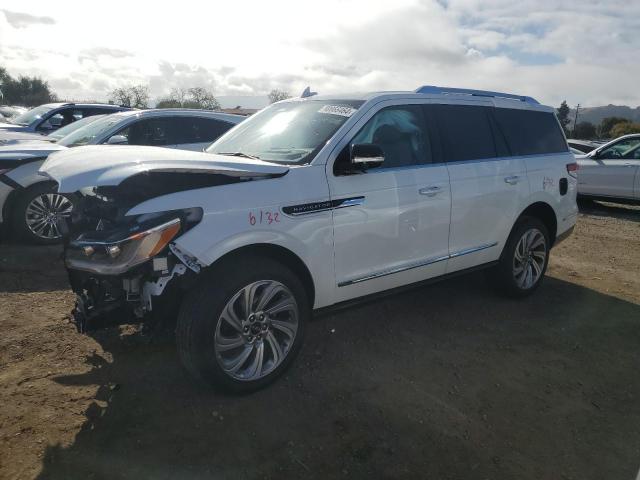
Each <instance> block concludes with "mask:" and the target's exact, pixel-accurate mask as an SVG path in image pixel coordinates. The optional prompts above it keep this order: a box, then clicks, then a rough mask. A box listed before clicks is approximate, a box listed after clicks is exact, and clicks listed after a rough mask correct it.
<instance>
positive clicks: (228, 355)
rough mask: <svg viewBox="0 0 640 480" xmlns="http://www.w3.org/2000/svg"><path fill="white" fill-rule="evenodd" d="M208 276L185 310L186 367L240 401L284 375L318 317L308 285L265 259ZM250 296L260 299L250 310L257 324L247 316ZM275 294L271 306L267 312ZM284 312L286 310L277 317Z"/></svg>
mask: <svg viewBox="0 0 640 480" xmlns="http://www.w3.org/2000/svg"><path fill="white" fill-rule="evenodd" d="M207 273H208V274H205V275H206V276H204V277H203V278H202V280H201V282H200V283H199V284H198V285H197V286H196V288H195V289H194V290H192V291H191V292H189V293H188V294H187V295H186V296H185V298H184V299H183V302H182V307H181V309H180V313H179V315H178V322H177V328H176V344H177V348H178V355H179V357H180V360H181V362H182V364H183V365H184V367H185V368H186V369H187V370H188V371H189V372H190V373H191V374H192V375H193V376H194V377H195V378H196V379H198V380H200V381H203V382H204V383H207V384H210V385H212V386H213V387H215V388H219V389H222V390H225V391H230V392H235V393H248V392H252V391H255V390H258V389H260V388H263V387H265V386H266V385H268V384H269V383H271V382H273V381H274V380H275V379H277V378H278V377H279V376H280V375H282V373H283V372H284V371H285V370H286V369H287V367H288V366H289V365H290V364H291V362H292V361H293V360H294V358H295V357H296V356H297V354H298V352H299V351H300V347H301V346H302V343H303V338H304V330H305V325H306V322H307V321H308V319H309V318H310V315H311V307H310V305H309V301H308V298H307V294H306V292H305V290H304V288H303V287H302V283H301V281H300V279H299V278H298V277H297V276H296V275H295V274H294V273H293V272H292V271H291V270H289V269H288V268H287V267H286V266H284V265H282V264H281V263H279V262H276V261H274V260H271V259H269V258H265V257H258V256H251V257H245V258H242V259H239V260H238V259H235V260H234V261H233V262H229V261H228V262H225V263H224V264H222V265H220V266H218V267H216V268H214V269H213V270H212V271H210V272H207ZM247 292H249V295H248V296H249V297H250V298H254V299H255V302H254V308H250V309H249V310H250V312H249V313H250V314H251V313H253V314H254V316H253V317H251V315H247V313H246V307H245V303H244V302H245V299H246V298H247V297H246V296H245V293H247ZM270 293H273V297H272V298H271V300H269V301H266V303H265V304H264V305H263V306H260V300H261V299H265V300H266V299H268V298H269V294H270ZM276 305H281V306H282V305H285V307H286V308H284V309H283V310H281V311H280V312H276V313H273V312H271V313H272V314H271V315H269V314H268V311H269V310H273V311H275V308H274V307H275V306H276ZM257 307H259V308H257ZM263 313H264V318H262V317H261V315H262V314H263ZM234 317H235V321H234ZM234 323H235V327H233V325H234ZM265 325H266V326H265ZM294 326H295V328H294ZM286 331H288V333H286ZM291 332H293V335H291ZM274 342H276V343H274ZM278 348H279V350H278ZM247 352H249V353H247ZM247 355H248V356H247ZM279 355H280V356H279ZM259 356H261V358H262V360H258V357H259ZM243 357H244V360H243ZM234 369H235V370H234Z"/></svg>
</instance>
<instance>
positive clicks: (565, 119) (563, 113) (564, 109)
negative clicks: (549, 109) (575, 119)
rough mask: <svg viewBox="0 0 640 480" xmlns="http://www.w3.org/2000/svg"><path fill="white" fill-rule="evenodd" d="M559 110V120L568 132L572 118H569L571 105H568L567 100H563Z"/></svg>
mask: <svg viewBox="0 0 640 480" xmlns="http://www.w3.org/2000/svg"><path fill="white" fill-rule="evenodd" d="M557 112H558V121H559V122H560V125H562V129H563V130H564V132H565V133H568V132H567V125H569V123H570V122H571V120H570V119H569V105H567V101H566V100H563V101H562V103H561V104H560V108H558V110H557Z"/></svg>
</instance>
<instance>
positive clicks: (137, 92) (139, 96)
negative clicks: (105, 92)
mask: <svg viewBox="0 0 640 480" xmlns="http://www.w3.org/2000/svg"><path fill="white" fill-rule="evenodd" d="M109 100H110V101H111V102H113V103H115V104H117V105H122V106H123V107H131V108H148V106H149V87H147V86H146V85H129V86H126V87H120V88H116V89H114V90H113V91H112V92H111V93H110V94H109Z"/></svg>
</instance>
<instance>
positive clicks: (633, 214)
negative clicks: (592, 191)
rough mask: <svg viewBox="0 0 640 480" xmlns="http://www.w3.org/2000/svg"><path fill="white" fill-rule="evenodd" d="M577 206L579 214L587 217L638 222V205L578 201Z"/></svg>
mask: <svg viewBox="0 0 640 480" xmlns="http://www.w3.org/2000/svg"><path fill="white" fill-rule="evenodd" d="M578 206H579V207H580V212H581V213H585V214H587V215H594V216H597V217H613V218H619V219H622V220H631V221H633V222H640V205H624V204H621V203H611V202H599V201H590V200H580V201H579V202H578Z"/></svg>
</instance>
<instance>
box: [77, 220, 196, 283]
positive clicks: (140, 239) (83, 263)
mask: <svg viewBox="0 0 640 480" xmlns="http://www.w3.org/2000/svg"><path fill="white" fill-rule="evenodd" d="M193 210H197V211H196V212H193ZM178 213H182V215H178ZM185 213H186V214H187V215H185ZM201 218H202V210H201V209H188V211H177V212H166V213H161V214H154V215H141V216H139V217H136V218H135V220H134V223H133V224H132V225H130V226H129V228H121V229H115V230H113V231H111V232H100V231H97V232H90V233H88V234H83V235H81V236H80V237H78V238H77V239H75V240H73V241H71V242H70V243H69V245H68V246H67V249H66V252H65V263H66V265H67V267H69V268H72V269H76V270H84V271H89V272H94V273H97V274H100V275H119V274H121V273H124V272H126V271H128V270H130V269H131V268H133V267H135V266H136V265H140V264H142V263H144V262H146V261H147V260H150V259H151V258H153V257H154V256H156V255H158V254H159V253H160V252H162V251H163V250H164V249H165V248H166V247H167V245H169V243H170V242H171V241H172V240H173V239H174V238H175V237H176V236H177V235H178V234H179V233H180V232H183V233H184V231H185V227H189V226H193V225H195V224H196V223H197V222H199V221H200V219H201Z"/></svg>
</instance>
